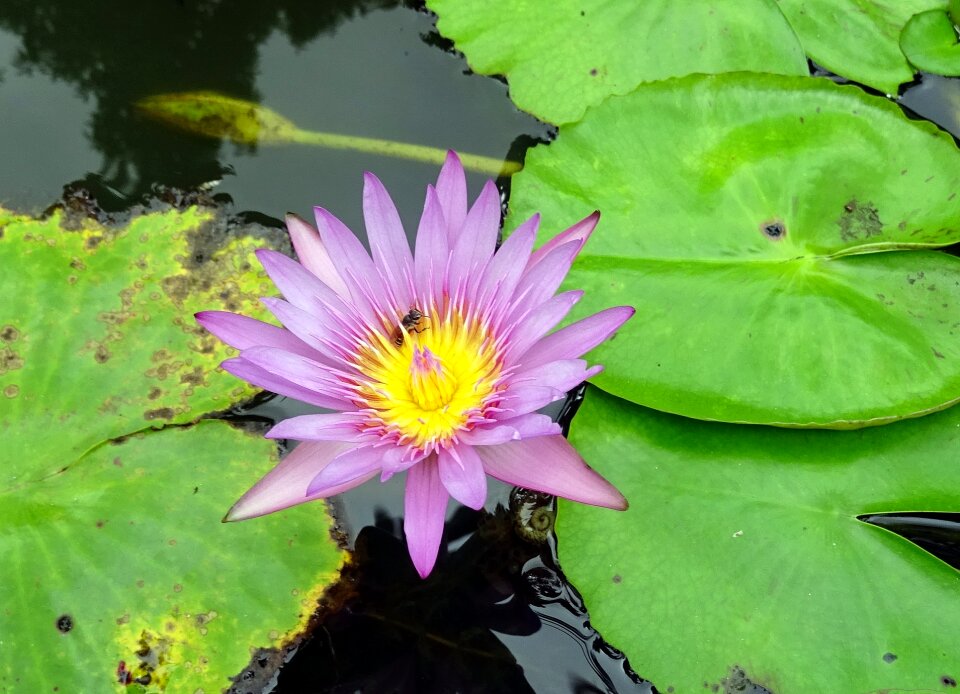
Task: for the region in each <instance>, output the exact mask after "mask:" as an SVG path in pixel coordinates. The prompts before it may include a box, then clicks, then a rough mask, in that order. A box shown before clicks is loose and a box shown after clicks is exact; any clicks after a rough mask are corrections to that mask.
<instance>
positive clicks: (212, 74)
mask: <svg viewBox="0 0 960 694" xmlns="http://www.w3.org/2000/svg"><path fill="white" fill-rule="evenodd" d="M397 4H398V3H397V2H396V1H395V0H353V1H351V2H344V1H339V2H314V1H312V0H276V1H275V2H259V1H258V0H229V1H225V0H223V1H221V0H205V1H204V0H199V1H198V0H164V1H163V2H145V3H137V4H136V11H131V6H130V3H128V2H125V1H123V0H99V1H98V2H60V1H59V0H37V1H33V0H30V1H29V2H27V1H25V0H7V1H5V2H3V3H2V4H0V28H3V29H6V30H8V31H10V32H12V33H15V34H17V35H19V37H20V39H21V45H20V47H19V49H18V51H17V53H16V56H15V62H14V66H13V67H14V68H16V69H18V70H26V71H40V72H42V73H45V74H47V75H49V76H51V77H53V78H54V79H56V80H61V81H65V82H68V83H71V84H72V85H74V86H75V88H76V89H77V91H78V92H79V93H80V94H81V95H82V96H83V98H84V99H85V100H88V101H90V102H93V103H94V104H95V106H94V108H95V110H94V112H93V114H92V117H91V118H90V122H89V123H88V124H87V128H86V134H87V136H88V137H89V139H90V140H91V142H92V144H93V145H94V146H95V147H96V149H97V150H99V151H100V153H101V154H102V156H103V167H102V169H101V171H100V172H99V173H98V174H90V175H89V176H88V177H87V179H86V180H85V181H84V184H85V186H86V187H87V188H89V189H90V190H91V191H92V192H93V193H94V195H95V197H96V198H97V200H98V201H99V202H100V204H101V206H103V207H104V208H105V209H108V210H109V209H117V208H118V207H122V206H123V205H124V204H125V202H126V201H125V200H124V198H127V199H133V200H136V199H138V198H140V197H141V196H143V195H145V194H147V193H149V192H150V190H151V188H152V186H153V184H154V183H156V182H163V183H165V184H167V185H172V186H177V187H183V188H189V187H193V186H197V185H200V184H203V183H205V182H208V181H211V180H215V179H219V178H221V177H222V176H223V175H224V173H225V171H224V170H223V168H222V166H221V165H220V162H219V157H218V154H219V150H220V143H219V142H218V141H216V140H207V139H202V138H184V137H182V136H181V135H180V134H178V133H175V132H173V131H171V130H170V129H169V128H167V127H165V126H163V125H161V124H157V123H152V122H150V121H148V120H147V119H145V118H143V117H141V116H140V115H139V114H137V113H136V112H135V110H134V106H133V104H134V102H136V101H137V100H138V99H140V98H142V97H145V96H149V95H151V94H156V93H163V92H168V91H186V90H190V89H217V90H220V91H223V92H225V93H229V94H231V95H233V96H236V97H240V98H244V99H249V100H252V101H258V100H259V94H258V93H257V90H256V87H255V77H256V71H257V60H258V51H259V47H260V44H261V43H263V42H264V41H265V40H266V39H267V37H268V36H269V35H270V34H271V33H273V32H274V31H280V32H282V33H283V34H285V35H286V36H287V37H288V38H289V40H290V42H291V43H292V44H294V45H295V46H301V45H303V44H304V43H306V42H308V41H309V40H311V39H312V38H314V37H315V36H317V35H318V34H320V33H321V32H329V31H333V30H334V28H335V27H336V26H337V24H338V23H339V22H340V21H341V20H343V19H345V18H349V17H353V16H355V15H357V14H362V13H365V12H368V11H370V10H373V9H379V8H384V7H392V6H395V5H397Z"/></svg>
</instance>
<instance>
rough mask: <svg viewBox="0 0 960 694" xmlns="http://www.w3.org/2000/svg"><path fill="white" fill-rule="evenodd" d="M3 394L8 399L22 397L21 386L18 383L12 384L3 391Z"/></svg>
mask: <svg viewBox="0 0 960 694" xmlns="http://www.w3.org/2000/svg"><path fill="white" fill-rule="evenodd" d="M3 394H4V395H6V396H7V397H8V398H15V397H17V396H18V395H20V386H18V385H17V384H16V383H11V384H10V385H8V386H7V387H6V388H4V389H3Z"/></svg>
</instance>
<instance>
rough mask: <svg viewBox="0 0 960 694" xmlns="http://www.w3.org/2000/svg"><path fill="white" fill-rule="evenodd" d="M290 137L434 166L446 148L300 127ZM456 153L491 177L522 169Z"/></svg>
mask: <svg viewBox="0 0 960 694" xmlns="http://www.w3.org/2000/svg"><path fill="white" fill-rule="evenodd" d="M290 140H291V141H293V142H299V143H301V144H310V145H319V146H320V147H329V148H331V149H347V150H353V151H355V152H368V153H370V154H381V155H383V156H387V157H398V158H400V159H412V160H414V161H422V162H426V163H428V164H437V165H440V164H443V162H444V160H445V159H446V157H447V151H446V150H444V149H440V148H438V147H427V146H425V145H412V144H409V143H407V142H394V141H392V140H380V139H377V138H373V137H357V136H353V135H336V134H334V133H321V132H313V131H310V130H301V129H299V128H297V130H296V131H294V132H293V133H291V134H290ZM457 154H458V155H459V156H460V161H461V162H463V166H464V168H466V169H470V170H471V171H477V172H479V173H484V174H487V175H490V176H510V175H512V174H515V173H516V172H517V171H519V170H520V168H521V165H520V163H519V162H515V161H502V160H500V159H494V158H493V157H484V156H481V155H479V154H464V153H462V152H458V153H457Z"/></svg>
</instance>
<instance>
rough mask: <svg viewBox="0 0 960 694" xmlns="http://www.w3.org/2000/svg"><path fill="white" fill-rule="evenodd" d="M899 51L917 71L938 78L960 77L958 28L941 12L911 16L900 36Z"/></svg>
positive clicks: (934, 11)
mask: <svg viewBox="0 0 960 694" xmlns="http://www.w3.org/2000/svg"><path fill="white" fill-rule="evenodd" d="M900 48H901V49H902V50H903V54H904V55H905V56H907V59H908V60H909V61H910V62H911V63H913V64H914V65H915V66H916V67H917V68H918V69H920V70H924V71H926V72H932V73H934V74H937V75H951V76H955V75H960V44H958V43H957V28H956V27H955V26H954V24H953V20H952V19H950V15H948V14H947V13H946V12H945V11H944V10H930V11H928V12H921V13H920V14H917V15H914V16H913V17H911V18H910V21H909V22H907V25H906V26H905V27H904V28H903V32H902V33H901V34H900Z"/></svg>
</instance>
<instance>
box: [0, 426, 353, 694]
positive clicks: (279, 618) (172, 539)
mask: <svg viewBox="0 0 960 694" xmlns="http://www.w3.org/2000/svg"><path fill="white" fill-rule="evenodd" d="M276 462H277V451H276V446H275V445H274V443H273V442H271V441H267V440H265V439H263V438H262V437H260V436H259V435H257V434H253V433H248V432H244V431H241V430H238V429H236V428H233V427H231V426H230V425H229V424H227V423H225V422H222V421H216V420H207V421H203V422H200V423H199V424H197V425H194V426H192V427H186V428H181V427H171V428H167V429H164V430H161V431H154V430H147V431H146V432H141V433H139V434H135V435H134V436H132V437H130V438H128V439H127V440H126V441H124V442H123V443H120V444H105V445H102V446H99V447H97V448H95V449H94V450H93V451H91V452H90V453H88V454H86V455H84V456H82V457H81V458H80V460H79V461H77V462H76V463H75V464H74V465H71V466H69V467H68V468H67V469H66V470H65V471H63V472H62V473H60V474H55V475H52V476H50V477H47V478H46V479H42V480H34V481H31V482H28V483H26V484H23V485H22V486H20V487H19V488H18V489H17V490H15V491H9V490H8V491H6V492H4V493H0V502H2V503H0V528H3V532H2V533H0V556H2V557H3V558H4V561H3V566H2V568H0V585H3V587H4V601H3V608H2V609H0V634H2V635H3V638H2V640H3V645H2V647H0V691H4V692H56V691H60V692H114V691H115V692H140V693H141V694H147V693H150V694H152V693H159V692H167V693H172V692H186V693H190V694H192V693H193V692H197V691H206V692H220V691H223V690H225V689H227V688H229V687H230V686H231V682H230V680H229V679H228V678H230V677H232V676H236V675H239V673H240V672H241V671H242V670H243V669H244V667H246V665H247V663H248V662H249V660H250V654H251V653H252V652H254V651H256V650H257V649H261V648H267V649H271V648H272V649H282V647H283V646H284V644H286V643H287V642H289V641H290V639H292V638H293V637H294V636H295V635H296V634H298V633H300V632H302V631H303V630H304V628H305V627H306V624H307V620H308V619H309V618H310V616H311V614H313V612H314V610H315V609H316V602H317V598H318V597H319V595H320V593H321V592H322V591H323V590H324V589H325V588H326V587H327V586H328V585H329V584H330V583H331V582H332V581H334V580H335V579H336V578H337V577H338V572H339V568H340V566H341V565H342V563H343V561H344V559H345V556H346V555H345V553H344V552H343V551H341V550H340V549H339V548H338V546H337V544H336V543H335V542H334V541H333V539H332V538H331V527H332V521H331V518H330V516H329V515H328V514H327V513H326V507H325V505H324V504H323V503H314V504H307V505H304V506H300V507H298V508H294V509H291V510H289V511H287V512H285V513H282V514H275V515H273V516H268V517H266V518H260V519H256V520H253V521H249V522H246V523H229V524H224V523H221V522H220V520H221V518H222V517H223V514H224V512H225V510H226V509H228V508H229V507H230V505H231V504H232V503H233V502H234V501H236V499H237V498H238V497H239V496H240V495H241V494H242V493H243V492H244V491H245V490H246V488H247V487H249V485H250V480H251V479H256V478H258V477H259V476H261V475H262V474H264V473H265V472H266V471H267V470H268V469H270V467H271V466H272V465H274V464H276Z"/></svg>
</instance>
